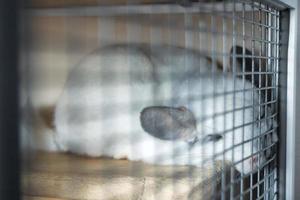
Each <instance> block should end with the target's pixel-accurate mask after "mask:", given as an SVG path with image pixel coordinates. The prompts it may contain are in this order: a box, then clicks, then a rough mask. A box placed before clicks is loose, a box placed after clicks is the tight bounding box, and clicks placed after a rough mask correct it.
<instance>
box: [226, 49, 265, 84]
mask: <svg viewBox="0 0 300 200" xmlns="http://www.w3.org/2000/svg"><path fill="white" fill-rule="evenodd" d="M234 48H235V54H236V55H237V56H236V58H235V60H236V70H237V72H242V71H243V57H242V55H243V47H241V46H234V47H232V48H231V49H230V69H231V71H232V70H233V59H234V58H233V50H234ZM251 56H252V51H250V50H249V49H247V48H245V58H244V59H245V72H252V61H254V66H253V70H254V71H259V60H258V59H257V58H253V59H252V58H251ZM253 76H254V85H255V86H256V87H258V85H259V75H253ZM245 78H246V80H248V81H249V82H252V75H246V76H245Z"/></svg>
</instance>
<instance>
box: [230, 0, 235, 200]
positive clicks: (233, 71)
mask: <svg viewBox="0 0 300 200" xmlns="http://www.w3.org/2000/svg"><path fill="white" fill-rule="evenodd" d="M235 6H236V1H235V0H234V1H233V10H232V46H233V47H234V48H233V52H232V61H233V62H232V63H233V66H232V76H233V109H232V110H233V116H232V147H231V156H232V157H231V163H234V145H235V142H234V141H235V128H234V126H235V106H236V102H235V91H236V85H235V84H236V48H235V46H236V8H235ZM230 198H231V199H234V166H232V167H231V169H230Z"/></svg>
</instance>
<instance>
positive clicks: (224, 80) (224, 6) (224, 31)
mask: <svg viewBox="0 0 300 200" xmlns="http://www.w3.org/2000/svg"><path fill="white" fill-rule="evenodd" d="M223 12H224V13H223V14H224V15H225V13H226V2H225V1H223ZM222 25H223V27H222V29H223V93H224V94H225V93H226V85H227V84H226V77H227V70H228V69H226V67H225V63H226V62H227V57H226V54H225V52H226V51H227V49H226V46H227V44H226V42H227V34H226V33H227V22H226V18H225V17H224V16H223V17H222ZM229 67H230V66H228V68H229ZM226 99H227V98H226V95H224V99H223V100H224V111H226V109H227V106H226V105H227V104H226V102H227V101H226ZM225 117H226V116H225ZM225 117H224V120H223V127H224V131H223V133H222V136H223V138H224V140H223V154H222V179H221V180H222V182H221V200H225V198H226V196H225V194H226V169H225V167H226V166H225V165H226V163H225V148H226V143H225V141H226V139H225V138H226V136H225V129H226V119H225Z"/></svg>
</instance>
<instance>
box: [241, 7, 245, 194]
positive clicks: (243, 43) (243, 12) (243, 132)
mask: <svg viewBox="0 0 300 200" xmlns="http://www.w3.org/2000/svg"><path fill="white" fill-rule="evenodd" d="M242 17H243V19H242V20H243V21H242V35H243V38H242V40H243V41H242V45H243V52H242V54H243V62H242V74H243V75H242V79H243V124H245V71H246V70H245V67H246V66H245V55H246V47H245V3H243V10H242ZM244 136H245V127H244V126H243V130H242V142H243V144H242V145H243V146H242V155H244V148H245V146H244ZM242 171H244V157H242ZM240 187H241V189H240V195H241V197H240V199H244V198H243V190H244V177H243V176H241V186H240Z"/></svg>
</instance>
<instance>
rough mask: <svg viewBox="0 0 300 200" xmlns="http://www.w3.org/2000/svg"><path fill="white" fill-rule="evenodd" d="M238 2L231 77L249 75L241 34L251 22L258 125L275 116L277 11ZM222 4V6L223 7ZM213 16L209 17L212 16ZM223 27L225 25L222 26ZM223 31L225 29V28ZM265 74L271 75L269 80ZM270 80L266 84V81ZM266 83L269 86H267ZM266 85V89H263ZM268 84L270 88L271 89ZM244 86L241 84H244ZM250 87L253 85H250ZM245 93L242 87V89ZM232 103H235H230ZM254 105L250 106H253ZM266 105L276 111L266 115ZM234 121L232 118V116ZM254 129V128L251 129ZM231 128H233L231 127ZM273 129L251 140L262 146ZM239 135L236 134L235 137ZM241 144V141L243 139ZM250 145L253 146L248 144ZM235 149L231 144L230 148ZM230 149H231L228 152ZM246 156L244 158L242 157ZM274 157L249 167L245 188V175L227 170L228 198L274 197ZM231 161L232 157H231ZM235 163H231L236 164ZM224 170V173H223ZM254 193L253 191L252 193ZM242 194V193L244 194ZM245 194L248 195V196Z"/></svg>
mask: <svg viewBox="0 0 300 200" xmlns="http://www.w3.org/2000/svg"><path fill="white" fill-rule="evenodd" d="M238 3H241V4H242V7H243V10H242V18H239V19H242V27H243V28H242V33H239V35H242V46H243V52H242V55H241V54H240V55H239V54H237V52H236V51H235V49H234V50H233V54H232V56H233V58H236V57H237V56H241V57H242V59H243V62H242V68H243V69H242V73H237V69H236V62H235V60H236V59H233V72H232V73H233V76H234V77H236V76H239V75H242V79H243V81H245V79H246V75H249V74H248V73H247V72H246V69H245V62H246V61H245V59H246V58H247V56H246V51H245V49H246V47H245V40H246V38H248V36H247V37H245V26H246V24H247V23H250V25H251V30H252V31H251V41H252V45H251V46H252V56H251V60H252V69H251V80H252V85H255V82H254V80H255V77H254V76H255V75H258V76H259V77H258V79H259V80H258V85H257V87H258V88H259V91H258V93H259V96H260V97H262V96H263V95H262V94H263V92H264V98H263V99H259V105H258V106H259V115H258V116H259V118H258V123H259V127H261V122H262V121H263V120H266V119H267V118H269V117H270V118H274V119H277V110H276V109H277V101H278V96H277V93H278V82H277V79H278V59H279V17H280V16H279V12H278V11H276V9H273V8H271V7H269V6H268V5H264V4H262V3H260V2H255V1H252V2H251V3H249V2H243V1H239V2H238ZM246 6H251V8H252V16H251V17H252V19H251V20H250V21H249V20H245V7H246ZM224 7H225V6H224ZM235 12H236V11H235V5H234V6H233V10H232V20H233V30H232V40H233V46H235V44H236V42H237V41H236V40H237V38H236V35H237V34H236V32H237V31H236V29H235V26H236V23H237V20H236V18H235V16H236V14H235ZM255 12H258V19H257V21H255V20H256V19H255ZM212 17H213V16H212ZM256 27H258V28H259V32H260V34H259V35H257V34H256V32H255V31H254V29H255V28H256ZM224 29H225V28H224ZM225 32H226V31H225ZM257 37H259V39H257ZM257 47H259V53H258V55H257V54H255V49H256V48H257ZM263 54H265V55H266V56H263ZM255 59H258V62H259V68H258V70H259V71H258V72H257V71H255V66H254V65H255ZM263 61H265V62H266V65H267V69H266V70H265V71H262V69H263V66H262V65H263ZM262 76H265V78H266V79H265V82H263V81H262ZM268 76H271V79H269V77H268ZM268 80H269V81H271V82H270V83H269V82H268ZM269 86H271V88H268V87H269ZM264 87H266V88H264ZM272 87H274V88H273V89H272ZM244 89H245V86H244ZM253 89H254V88H253ZM244 92H245V90H244ZM234 104H235V103H234ZM255 106H256V105H253V109H254V107H255ZM268 107H272V108H273V109H275V110H276V112H273V114H272V115H271V116H270V114H268V112H267V109H268ZM262 109H264V112H265V113H267V116H263V117H262V115H261V112H262ZM233 121H234V119H233ZM254 124H255V119H253V125H254ZM252 130H254V129H252ZM233 131H234V130H233ZM276 131H277V127H276V126H274V127H273V128H272V129H271V130H270V131H268V132H267V133H263V132H261V130H260V134H259V135H258V137H255V136H254V134H253V133H252V134H253V135H252V141H255V140H257V142H258V143H259V146H260V147H262V145H261V143H262V141H263V138H264V137H265V136H266V135H268V134H276ZM237 137H239V136H237ZM242 137H243V138H244V132H243V136H242ZM244 143H245V141H244ZM244 143H242V144H238V145H243V144H244ZM274 146H276V144H275V143H272V144H270V145H269V146H265V147H264V148H263V147H262V148H261V149H260V151H259V152H258V154H256V155H258V156H260V155H261V154H260V153H261V152H263V153H264V152H265V151H267V150H268V149H270V148H274ZM252 147H253V146H252ZM232 148H235V147H232ZM251 151H252V155H251V156H253V155H255V153H253V149H252V150H251ZM232 152H234V151H232ZM244 159H247V158H244ZM276 159H277V154H276V153H275V155H274V156H273V157H271V158H269V159H268V161H267V162H266V163H260V159H259V167H258V169H257V170H253V171H252V172H251V173H250V174H249V178H250V186H249V187H248V188H245V187H244V180H245V177H247V176H248V175H246V176H244V175H242V176H241V177H239V178H237V179H235V177H234V176H233V174H234V173H233V170H231V177H230V199H244V198H247V195H248V194H249V197H250V199H277V184H278V183H277V182H278V179H277V168H276ZM232 163H234V162H233V160H232ZM236 164H237V162H236V163H234V164H233V166H234V165H236ZM243 167H244V166H243ZM223 173H224V172H223ZM222 177H223V179H224V177H225V176H224V175H223V174H222ZM236 182H240V192H239V194H237V195H236V194H235V192H234V183H236ZM227 189H228V188H226V187H225V183H223V184H222V190H221V199H225V196H224V190H225V191H226V190H227ZM255 193H256V194H255ZM245 195H246V196H245ZM249 197H248V198H249Z"/></svg>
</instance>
